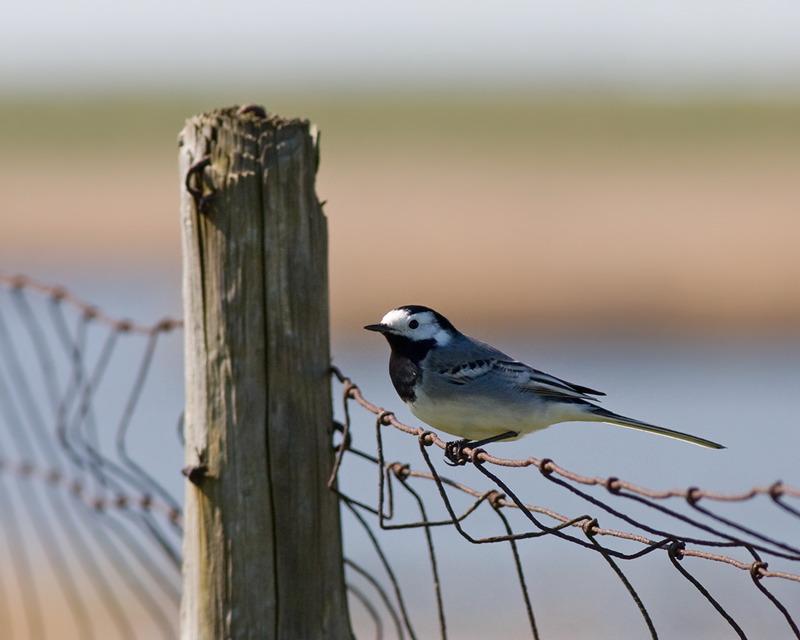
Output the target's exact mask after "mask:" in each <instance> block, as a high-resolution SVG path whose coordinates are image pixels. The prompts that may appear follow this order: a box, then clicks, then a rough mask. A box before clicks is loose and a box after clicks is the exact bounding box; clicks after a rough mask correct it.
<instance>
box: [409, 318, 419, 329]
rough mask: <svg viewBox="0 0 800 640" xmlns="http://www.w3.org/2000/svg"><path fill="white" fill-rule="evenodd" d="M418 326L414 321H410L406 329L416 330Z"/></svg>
mask: <svg viewBox="0 0 800 640" xmlns="http://www.w3.org/2000/svg"><path fill="white" fill-rule="evenodd" d="M418 326H419V322H417V321H416V320H412V321H411V322H409V323H408V328H409V329H416V328H417V327H418Z"/></svg>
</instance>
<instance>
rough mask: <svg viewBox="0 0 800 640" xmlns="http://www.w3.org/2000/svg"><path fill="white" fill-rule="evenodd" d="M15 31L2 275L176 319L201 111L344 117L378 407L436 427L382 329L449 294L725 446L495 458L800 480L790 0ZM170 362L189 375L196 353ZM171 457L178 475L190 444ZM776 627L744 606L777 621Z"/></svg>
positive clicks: (574, 440)
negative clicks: (395, 379)
mask: <svg viewBox="0 0 800 640" xmlns="http://www.w3.org/2000/svg"><path fill="white" fill-rule="evenodd" d="M3 22H4V24H3V26H2V36H1V37H0V149H1V150H2V154H0V192H1V193H2V194H3V198H2V204H0V270H2V271H3V272H5V273H25V274H28V275H31V276H34V277H36V278H38V279H40V280H43V281H45V282H47V283H58V284H63V285H66V286H68V287H69V288H70V289H71V290H73V291H75V292H76V293H77V294H78V295H79V296H80V297H82V298H84V299H87V300H88V301H90V302H91V303H93V304H96V305H98V306H100V307H101V308H102V309H103V310H104V311H106V312H107V313H109V314H111V315H113V316H115V317H134V318H135V319H136V320H138V321H140V322H143V323H148V322H154V321H156V320H158V319H160V318H161V317H163V316H165V315H173V316H180V315H181V314H182V305H181V299H180V277H181V274H180V263H181V262H180V261H181V257H180V225H179V215H178V201H179V185H180V180H181V177H180V176H179V175H178V171H177V143H176V139H177V134H178V132H179V131H180V130H181V128H182V126H183V122H184V120H185V119H186V118H188V117H190V116H191V115H193V114H195V113H200V112H203V111H206V110H209V109H212V108H216V107H221V106H227V105H230V104H245V103H251V102H256V103H260V104H263V105H265V106H266V107H267V109H268V110H270V111H273V112H277V113H279V114H281V115H283V116H300V117H304V118H308V119H310V120H311V121H313V122H314V123H316V124H317V125H318V126H319V128H320V130H321V132H322V135H321V150H322V161H321V167H320V172H319V177H318V193H319V197H320V199H321V200H324V201H326V204H325V212H326V214H327V216H328V222H329V228H330V240H331V245H330V277H331V312H332V322H333V332H334V333H333V339H334V344H333V356H334V361H335V362H336V363H337V364H339V366H341V367H342V368H343V369H345V372H346V373H347V374H348V375H350V376H351V377H353V378H354V380H356V382H360V383H361V386H362V388H363V390H364V392H365V394H366V395H367V397H369V398H370V399H372V401H373V402H376V403H377V404H381V405H383V406H386V407H387V408H392V409H397V410H398V416H399V417H400V419H401V420H403V421H404V422H407V423H411V424H415V425H416V424H418V423H417V422H416V421H415V420H414V418H413V417H411V416H410V414H408V413H407V412H404V411H403V409H402V408H401V407H398V405H399V401H398V400H397V399H396V396H395V395H394V392H393V390H392V389H391V385H390V384H389V381H388V375H387V374H386V361H387V357H388V347H387V346H386V345H385V344H383V343H382V341H380V339H379V338H378V337H377V336H374V335H371V334H366V335H364V333H365V332H363V331H361V327H362V326H363V325H364V324H367V323H372V322H377V321H378V320H379V319H380V318H381V316H382V315H383V314H384V313H385V312H386V311H388V310H389V309H392V308H394V307H396V306H399V305H401V304H410V303H414V304H425V305H428V306H431V307H434V308H436V309H437V310H439V311H441V312H442V313H443V314H444V315H446V316H447V317H448V318H449V319H450V320H451V321H453V323H454V324H455V325H456V326H457V327H459V328H460V329H462V330H463V331H465V332H467V333H470V334H472V335H476V336H477V337H480V338H482V339H484V340H487V341H489V342H492V343H493V344H495V345H496V346H498V347H500V348H501V349H503V350H504V351H506V352H509V353H511V355H513V356H515V357H517V358H519V359H521V360H524V361H526V362H529V363H530V364H533V365H534V366H537V368H540V369H544V370H545V371H548V372H550V373H553V374H555V375H558V376H560V377H564V378H566V379H568V380H572V381H574V382H577V383H581V384H586V385H588V386H590V387H594V388H600V389H602V390H604V391H606V392H608V393H609V400H608V401H607V403H606V406H608V407H609V408H611V409H613V410H616V411H619V412H621V413H626V414H629V415H633V416H635V417H639V418H641V419H644V420H648V421H651V422H654V423H657V424H663V425H664V426H668V427H672V428H675V429H679V430H682V431H689V432H692V433H696V434H697V435H701V436H704V437H708V438H710V439H712V440H717V441H721V442H722V443H724V444H726V445H727V446H728V447H729V448H728V449H727V450H726V451H723V452H707V451H702V450H699V449H697V448H694V447H690V446H688V445H685V444H681V443H675V442H672V441H668V440H665V439H661V438H656V437H653V436H647V435H642V434H637V433H632V432H628V431H627V430H623V429H619V428H614V427H603V426H598V425H564V426H561V427H557V428H555V429H550V430H548V431H545V432H542V433H540V434H536V435H534V436H530V437H529V438H527V439H525V440H523V441H521V442H519V443H516V444H513V445H511V444H501V445H498V446H497V449H496V450H495V451H494V452H495V453H497V455H502V456H504V457H523V456H527V455H536V456H537V457H540V458H541V457H545V456H547V457H551V458H553V459H555V460H556V461H557V462H558V463H559V464H561V465H562V466H564V467H566V468H569V469H572V470H574V471H577V472H580V473H584V474H586V475H594V474H598V475H603V476H608V475H615V476H619V477H623V478H625V479H628V480H631V481H634V482H639V483H640V484H643V485H646V486H649V487H651V488H661V489H663V488H668V487H671V486H678V487H687V486H690V485H698V486H702V487H704V488H709V489H714V490H718V491H738V490H744V489H746V488H749V487H750V486H753V485H755V484H763V485H768V484H770V483H771V482H773V481H774V480H777V479H779V478H780V479H782V480H784V481H785V482H787V483H790V484H794V485H800V474H799V473H798V471H797V464H796V455H795V453H794V452H795V451H796V450H797V447H798V443H800V436H798V428H797V427H798V425H797V417H796V415H797V412H796V406H795V403H794V398H795V396H796V393H797V389H798V388H800V360H799V359H798V358H800V346H798V345H799V344H800V343H798V337H800V286H798V285H799V284H800V259H799V258H798V254H797V245H798V239H799V238H800V191H798V189H797V175H798V172H799V171H800V5H798V4H797V3H796V2H793V1H791V0H764V1H762V2H758V3H755V2H749V3H747V2H745V3H742V2H730V1H723V0H708V1H707V2H704V3H702V6H698V4H697V3H693V2H688V1H683V0H677V1H676V0H654V1H652V2H648V3H641V2H635V1H632V0H631V1H628V0H602V1H596V0H595V1H591V0H574V1H570V2H539V3H526V2H509V1H502V0H501V1H497V2H493V3H491V4H489V3H485V2H472V1H467V2H459V3H455V2H446V1H440V2H422V1H421V0H409V1H407V2H404V3H402V4H396V3H367V2H361V1H357V0H340V1H339V2H322V1H317V2H312V1H303V2H293V3H288V2H287V3H271V2H252V1H249V0H238V1H236V0H234V1H232V2H228V3H226V4H225V6H224V8H223V7H222V5H220V4H219V3H212V2H209V1H208V0H195V1H193V2H191V3H189V2H185V1H176V2H172V3H162V2H155V1H152V0H146V1H139V2H135V3H134V2H120V3H111V4H110V3H107V2H101V1H100V0H75V1H74V2H71V3H60V2H55V1H53V0H49V1H47V0H43V1H34V2H26V3H15V4H14V5H13V6H9V7H7V8H6V10H5V18H4V21H3ZM165 366H167V367H169V366H171V367H173V370H174V375H175V376H178V377H179V376H180V373H181V369H180V367H181V360H180V353H179V349H175V350H174V357H173V359H172V360H171V361H170V362H169V363H167V364H165ZM177 387H178V388H177V389H176V391H175V393H174V394H173V396H172V397H170V398H169V399H168V400H167V399H165V400H163V402H164V403H165V404H164V406H165V407H166V406H168V407H169V411H173V409H174V408H175V407H178V409H179V408H180V406H181V402H182V399H181V398H180V397H176V395H175V394H178V395H179V394H180V389H179V387H180V385H177ZM173 413H174V412H173ZM173 417H174V416H173V414H170V415H169V420H172V419H173ZM170 424H172V422H170ZM363 428H364V436H363V437H365V438H367V439H368V438H369V437H370V433H371V423H370V420H366V422H365V423H364V426H363ZM170 433H172V432H170ZM357 437H358V436H357ZM367 442H369V440H367ZM397 446H398V447H399V451H400V453H398V457H399V458H401V457H402V456H404V455H406V454H407V455H408V456H409V457H410V456H412V455H413V450H414V447H415V446H416V445H415V444H414V443H411V445H410V449H407V450H404V449H403V447H405V446H406V445H405V444H403V443H398V445H397ZM404 451H405V452H404ZM598 452H602V456H599V455H598ZM158 455H162V456H165V455H166V453H163V452H160V453H159V454H158ZM753 460H757V461H760V462H761V463H760V464H752V461H753ZM154 464H155V466H157V467H160V468H164V469H169V473H166V472H165V475H164V478H165V480H164V482H165V483H167V484H170V483H171V485H172V486H173V487H174V488H175V491H176V492H177V493H180V491H182V489H181V483H180V482H181V481H180V478H179V476H177V475H175V474H174V473H173V471H174V470H175V469H178V468H180V466H182V460H173V459H171V458H170V459H165V458H159V459H157V460H156V461H155V463H154ZM549 506H552V507H553V508H556V510H558V508H557V507H558V505H557V504H550V505H549ZM345 526H346V527H347V526H349V525H347V523H346V524H345ZM776 526H777V525H776ZM795 531H796V529H795ZM795 535H796V534H795ZM453 544H460V541H454V542H453ZM463 544H466V543H463ZM557 548H558V545H557V544H555V545H554V549H557ZM461 551H462V552H463V549H462V550H461ZM570 551H572V550H571V549H567V550H566V552H565V553H566V555H561V556H559V555H558V552H557V551H553V552H552V553H553V555H548V556H547V557H548V559H547V560H541V562H542V563H543V565H540V566H539V568H538V569H537V571H538V570H541V571H543V572H546V570H547V568H548V567H551V568H552V567H554V566H556V565H558V566H561V565H560V564H559V563H563V562H565V561H566V560H565V559H566V558H570V557H571V556H569V552H570ZM531 553H533V554H535V550H532V551H531ZM548 554H549V552H548ZM423 560H424V559H423ZM476 562H479V561H476ZM531 562H534V561H533V560H532V561H531ZM548 563H550V564H548ZM573 569H574V573H575V574H576V575H579V574H581V572H582V571H584V568H583V567H582V565H581V564H580V563H577V564H576V565H575V566H574V567H573ZM598 570H599V571H607V568H603V567H600V568H599V569H598ZM587 571H588V570H587ZM664 571H666V569H664ZM581 575H582V574H581ZM586 575H589V574H586ZM608 579H609V580H610V579H611V578H608ZM641 579H642V580H643V581H644V582H646V583H647V582H648V580H650V581H651V583H652V586H653V589H657V585H658V584H659V580H660V578H659V577H658V576H657V575H654V576H649V574H647V573H645V574H644V575H643V576H641ZM737 579H739V576H737ZM580 583H581V581H580V580H578V581H577V584H576V585H573V586H574V588H575V589H579V588H580ZM648 584H650V583H648ZM453 588H454V589H456V590H457V589H458V585H455V584H454V585H453ZM689 588H690V587H689V586H688V585H686V584H685V583H684V585H683V589H684V590H685V589H689ZM575 593H577V592H575ZM539 595H540V598H542V599H543V601H544V602H546V603H548V606H549V607H550V609H549V610H551V611H553V612H555V613H554V614H553V615H556V613H558V614H559V615H561V614H562V613H563V620H562V622H563V621H567V622H568V623H569V624H567V626H566V627H558V625H557V624H551V626H550V627H548V631H549V633H548V635H547V636H545V637H550V638H553V637H573V638H574V637H584V636H586V634H589V636H590V637H601V635H598V634H599V633H601V632H598V631H597V630H596V629H594V630H593V631H591V632H590V631H588V630H587V629H593V627H592V625H594V624H595V623H596V622H597V620H598V619H603V620H605V621H606V622H604V623H603V625H606V623H607V622H608V620H609V619H610V620H612V622H610V623H608V625H606V626H603V625H600V626H601V627H603V629H606V630H607V632H608V634H609V635H608V637H621V635H620V634H622V635H625V633H626V632H627V631H626V630H627V627H625V626H624V624H626V623H624V622H619V619H617V618H615V617H614V616H615V615H616V613H615V614H614V615H611V614H608V613H605V614H604V613H603V612H604V611H605V606H606V605H605V604H604V601H603V597H605V595H604V594H602V593H600V594H598V593H588V592H587V593H584V594H583V595H582V596H581V598H582V602H587V603H588V604H587V605H586V607H587V608H585V609H581V612H582V613H580V615H579V616H578V617H577V618H576V617H575V616H576V612H575V610H571V609H567V610H564V607H563V605H562V606H561V608H559V602H561V600H558V601H553V602H550V601H548V600H547V598H548V597H550V596H548V592H543V593H541V594H539ZM484 596H485V594H484ZM486 597H488V596H486ZM732 597H733V596H732ZM592 598H594V599H592ZM684 598H686V599H685V600H676V601H675V602H671V601H670V603H668V605H667V606H666V609H667V610H668V611H673V612H674V611H678V610H680V611H687V610H689V611H691V612H692V613H691V615H688V614H687V616H683V617H681V622H680V624H679V625H678V626H677V627H675V628H676V629H679V631H680V633H679V634H678V631H676V634H678V635H676V637H692V636H695V637H716V635H715V634H716V633H718V632H719V633H720V634H724V633H726V628H725V627H724V625H722V626H721V625H720V623H719V622H718V621H719V618H718V617H715V614H713V611H712V612H711V613H708V611H707V610H709V609H710V607H708V605H707V604H705V603H702V604H701V603H697V602H696V599H695V600H692V599H690V598H687V597H686V596H685V595H684ZM456 600H459V599H458V598H457V599H456ZM459 601H460V602H462V603H464V602H469V599H468V598H467V597H466V596H465V598H464V599H463V600H459ZM609 602H611V603H612V604H610V605H608V606H612V607H613V606H615V605H614V604H613V602H618V601H616V600H613V599H612V600H610V601H609ZM732 602H736V603H738V604H737V606H739V605H741V604H742V603H741V602H739V600H736V599H735V598H734V599H733V600H732ZM676 603H677V604H676ZM629 604H630V603H626V606H627V605H629ZM470 606H472V605H470ZM493 606H495V605H493ZM742 606H744V605H742ZM682 607H683V608H682ZM687 607H688V609H687ZM691 607H696V609H697V611H695V609H692V608H691ZM534 608H536V604H535V603H534ZM701 610H702V613H700V611H701ZM587 612H588V613H587ZM517 613H519V611H517ZM773 613H774V611H773ZM604 615H605V617H604ZM665 615H666V614H665ZM695 615H696V618H695V617H692V616H695ZM609 616H610V618H609ZM703 616H706V617H703ZM759 616H763V619H762V618H761V617H759ZM667 618H669V616H667ZM773 618H774V615H772V614H771V613H770V612H769V611H766V612H765V611H762V610H760V609H759V610H758V611H757V612H756V613H753V614H752V616H751V619H753V620H757V621H758V624H759V625H761V624H763V625H767V626H766V627H762V630H763V629H769V630H770V634H772V635H770V637H783V636H782V635H780V634H782V633H785V632H786V629H785V628H784V627H781V626H780V625H778V626H776V627H774V628H773V627H771V626H768V625H771V624H772V623H773V622H775V620H774V619H773ZM690 619H691V620H696V621H697V622H696V624H694V626H692V624H689V623H688V622H687V620H690ZM613 620H617V621H616V622H613ZM632 620H633V622H631V624H632V625H634V627H632V628H636V627H635V625H637V624H640V621H639V622H636V618H635V612H634V617H633V618H632ZM778 622H780V621H778ZM464 624H465V625H466V626H465V629H462V635H460V636H459V637H467V631H469V630H473V631H474V632H475V633H484V632H483V631H481V627H480V625H479V624H478V623H477V622H476V621H475V620H474V619H473V620H469V619H467V622H466V623H464ZM545 624H546V623H545ZM570 624H571V625H572V626H569V625H570ZM614 624H617V625H623V626H622V627H620V626H617V627H615V626H614ZM776 624H777V623H776ZM581 625H583V626H581ZM523 628H524V626H523ZM559 629H560V630H559ZM620 629H622V631H620ZM605 632H606V631H604V632H602V633H605ZM559 633H562V634H565V635H559ZM589 636H586V637H589ZM476 637H477V636H476ZM480 637H488V636H485V635H484V636H480ZM521 637H524V636H521ZM602 637H605V636H602Z"/></svg>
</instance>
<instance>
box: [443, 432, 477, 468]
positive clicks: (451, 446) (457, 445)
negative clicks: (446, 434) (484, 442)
mask: <svg viewBox="0 0 800 640" xmlns="http://www.w3.org/2000/svg"><path fill="white" fill-rule="evenodd" d="M471 444H473V442H472V440H467V439H466V438H464V439H462V440H453V441H452V442H448V443H446V444H445V445H444V457H445V462H446V463H447V464H448V465H450V466H451V467H461V466H464V465H465V464H467V462H469V460H470V458H469V456H468V455H467V454H466V453H464V447H466V446H468V445H471Z"/></svg>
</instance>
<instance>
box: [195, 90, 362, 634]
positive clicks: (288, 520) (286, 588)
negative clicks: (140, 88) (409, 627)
mask: <svg viewBox="0 0 800 640" xmlns="http://www.w3.org/2000/svg"><path fill="white" fill-rule="evenodd" d="M180 145H181V147H180V172H181V180H182V182H183V187H182V198H181V221H182V225H183V233H182V235H183V264H184V276H183V296H184V309H185V316H184V317H185V323H186V324H185V334H186V343H185V347H186V355H185V357H186V374H185V375H186V417H185V437H186V464H187V468H186V469H185V470H184V471H185V473H187V475H188V476H189V480H187V483H186V506H185V512H184V526H185V531H184V560H183V600H182V603H181V638H182V640H189V639H191V640H200V639H203V640H205V639H215V640H216V639H221V638H243V639H244V638H247V639H255V638H270V639H272V638H274V639H277V640H289V639H291V640H313V639H317V638H320V639H321V638H326V639H330V640H338V639H340V638H341V639H347V640H351V639H352V633H351V631H350V625H349V618H348V612H347V601H346V596H345V586H344V569H343V564H342V543H341V529H340V522H339V506H338V502H337V499H336V497H335V496H334V495H333V493H331V492H330V491H329V490H328V488H327V486H326V481H327V478H328V475H329V473H330V470H331V463H332V454H333V452H332V447H331V425H332V416H331V395H330V378H329V366H330V355H329V324H328V267H327V260H328V252H327V224H326V220H325V216H324V215H323V213H322V209H321V206H320V204H319V202H318V200H317V196H316V193H315V191H314V181H315V176H316V170H317V162H318V148H317V136H316V131H315V128H314V127H311V126H310V125H309V123H308V122H307V121H304V120H285V119H281V118H279V117H277V116H274V115H267V114H265V112H264V110H263V109H262V108H261V107H256V106H248V107H243V108H241V109H238V110H237V109H236V108H235V107H232V108H229V109H221V110H218V111H214V112H212V113H208V114H204V115H200V116H196V117H194V118H191V119H190V120H188V121H187V123H186V127H185V128H184V130H183V131H182V133H181V136H180Z"/></svg>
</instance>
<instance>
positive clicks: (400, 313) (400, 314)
mask: <svg viewBox="0 0 800 640" xmlns="http://www.w3.org/2000/svg"><path fill="white" fill-rule="evenodd" d="M409 315H410V314H409V313H408V311H406V310H405V309H392V310H391V311H390V312H389V313H387V314H386V315H385V316H383V318H381V324H385V325H386V326H387V327H396V328H398V329H399V328H401V327H403V326H405V324H406V320H408V316H409Z"/></svg>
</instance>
